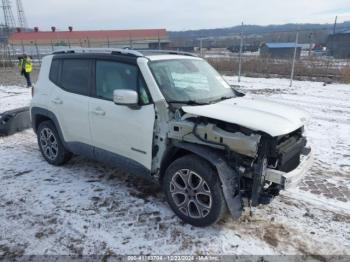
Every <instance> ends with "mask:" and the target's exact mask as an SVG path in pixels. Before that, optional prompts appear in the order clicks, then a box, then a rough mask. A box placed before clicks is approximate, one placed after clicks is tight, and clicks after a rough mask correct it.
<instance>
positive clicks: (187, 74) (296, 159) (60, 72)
mask: <svg viewBox="0 0 350 262" xmlns="http://www.w3.org/2000/svg"><path fill="white" fill-rule="evenodd" d="M30 111H31V119H32V124H33V128H34V131H35V132H36V133H37V136H38V144H39V147H40V150H41V152H42V155H43V157H44V158H45V159H46V160H47V161H48V162H49V163H50V164H52V165H62V164H64V163H65V162H67V161H68V160H69V159H70V157H71V156H72V154H78V155H83V156H86V157H88V158H92V159H96V160H99V161H101V162H105V163H108V164H110V165H112V166H115V167H117V168H119V169H124V170H127V171H129V172H130V173H133V174H141V175H144V176H149V177H151V178H154V179H155V180H156V181H158V182H159V183H160V184H161V186H162V188H163V190H164V193H165V195H166V198H167V201H168V202H169V205H170V207H171V208H172V209H173V210H174V212H175V213H176V214H177V215H178V216H179V217H180V218H181V219H183V220H184V221H185V222H187V223H190V224H192V225H195V226H208V225H210V224H213V223H215V222H217V221H218V220H219V219H220V218H221V217H222V216H223V214H224V213H225V211H226V209H227V208H228V210H229V212H230V214H231V215H232V217H234V218H239V217H240V215H241V213H242V210H243V208H244V206H247V205H252V206H257V205H259V204H267V203H269V202H270V201H271V199H272V198H273V197H274V196H276V195H278V193H279V191H280V190H282V189H284V188H286V187H287V186H290V185H292V184H295V183H297V182H298V180H300V178H301V177H302V176H303V174H304V173H305V170H306V169H307V168H308V166H309V164H310V160H311V154H310V151H311V150H310V149H308V148H306V139H305V137H304V136H303V130H304V121H305V119H306V117H307V116H306V114H304V112H303V111H300V110H297V109H295V108H291V107H287V106H284V105H281V104H277V103H272V102H269V101H267V100H263V99H256V98H252V97H249V96H247V95H244V94H242V93H240V92H238V91H236V90H234V89H233V88H231V87H230V86H229V85H228V84H227V83H226V82H225V80H224V79H223V78H222V77H221V76H220V75H219V74H218V73H217V72H216V71H215V70H214V69H213V68H212V67H211V66H210V65H209V64H208V63H207V62H205V61H204V60H203V59H201V58H198V57H195V56H193V55H191V54H187V53H178V52H172V51H162V52H156V51H146V52H139V51H134V50H124V49H107V50H102V49H98V50H97V49H76V50H66V51H62V52H57V53H54V54H52V55H49V56H46V57H45V58H44V59H43V62H42V66H41V70H40V74H39V79H38V82H37V85H36V87H35V90H34V91H33V99H32V102H31V108H30Z"/></svg>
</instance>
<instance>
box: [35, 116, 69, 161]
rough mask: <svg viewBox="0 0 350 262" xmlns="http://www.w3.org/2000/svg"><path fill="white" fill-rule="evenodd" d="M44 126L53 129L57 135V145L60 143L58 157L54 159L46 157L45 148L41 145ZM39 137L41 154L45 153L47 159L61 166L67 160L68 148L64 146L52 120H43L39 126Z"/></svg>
mask: <svg viewBox="0 0 350 262" xmlns="http://www.w3.org/2000/svg"><path fill="white" fill-rule="evenodd" d="M44 128H48V129H50V130H51V131H52V133H53V135H54V136H55V139H56V141H57V145H58V153H57V157H56V158H55V159H54V160H51V159H49V158H47V157H46V155H45V154H44V151H43V148H42V147H41V143H40V133H41V131H42V130H43V129H44ZM37 138H38V145H39V148H40V151H41V154H42V155H43V157H44V158H45V160H46V161H47V162H48V163H49V164H51V165H55V166H60V165H62V164H64V163H65V162H66V161H67V154H68V152H67V150H66V149H65V148H64V146H63V144H62V141H61V139H60V136H59V135H58V132H57V129H56V127H55V125H54V124H53V123H52V122H51V121H45V122H42V123H41V124H40V125H39V127H38V131H37Z"/></svg>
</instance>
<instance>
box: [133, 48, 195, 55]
mask: <svg viewBox="0 0 350 262" xmlns="http://www.w3.org/2000/svg"><path fill="white" fill-rule="evenodd" d="M140 52H141V53H143V54H144V53H155V54H168V55H185V56H194V57H198V56H197V55H196V54H193V53H190V52H183V51H176V50H147V49H146V50H143V51H140Z"/></svg>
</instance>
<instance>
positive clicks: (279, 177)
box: [265, 148, 313, 189]
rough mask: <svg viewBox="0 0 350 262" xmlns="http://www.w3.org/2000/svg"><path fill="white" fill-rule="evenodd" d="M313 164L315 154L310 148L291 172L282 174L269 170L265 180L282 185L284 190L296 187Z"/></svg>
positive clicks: (305, 150) (304, 151) (303, 153)
mask: <svg viewBox="0 0 350 262" xmlns="http://www.w3.org/2000/svg"><path fill="white" fill-rule="evenodd" d="M312 163H313V154H312V150H311V149H310V148H305V149H304V150H303V152H302V153H301V156H300V164H299V166H298V167H297V168H295V169H294V170H292V171H290V172H282V171H278V170H275V169H270V168H267V171H266V176H265V180H267V181H269V182H273V183H275V184H278V185H281V186H282V189H288V188H292V187H295V186H296V185H297V184H298V183H299V182H300V181H301V179H302V178H303V177H304V176H305V174H306V172H307V170H308V169H309V168H310V167H311V165H312Z"/></svg>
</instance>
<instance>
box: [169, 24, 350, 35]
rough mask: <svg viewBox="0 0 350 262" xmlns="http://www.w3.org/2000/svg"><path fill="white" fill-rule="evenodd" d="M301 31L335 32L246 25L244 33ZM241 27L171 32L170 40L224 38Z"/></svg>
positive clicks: (302, 26)
mask: <svg viewBox="0 0 350 262" xmlns="http://www.w3.org/2000/svg"><path fill="white" fill-rule="evenodd" d="M298 29H299V30H300V31H318V30H320V31H323V30H329V31H332V30H333V24H284V25H268V26H259V25H244V33H245V34H246V35H250V34H267V33H275V32H295V31H296V30H298ZM343 29H350V21H347V22H344V23H341V24H338V25H337V31H339V30H343ZM240 32H241V26H240V25H239V26H234V27H228V28H216V29H201V30H189V31H172V32H169V34H170V38H204V37H224V36H232V35H236V34H240Z"/></svg>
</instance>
